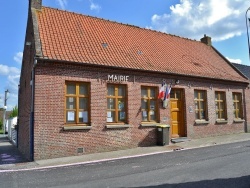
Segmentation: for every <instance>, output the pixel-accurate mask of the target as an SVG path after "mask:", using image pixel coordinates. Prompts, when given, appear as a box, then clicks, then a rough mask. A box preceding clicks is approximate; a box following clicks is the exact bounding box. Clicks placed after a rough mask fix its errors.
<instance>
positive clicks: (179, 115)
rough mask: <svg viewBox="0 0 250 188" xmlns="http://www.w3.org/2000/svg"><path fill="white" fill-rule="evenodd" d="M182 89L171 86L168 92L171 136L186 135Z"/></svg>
mask: <svg viewBox="0 0 250 188" xmlns="http://www.w3.org/2000/svg"><path fill="white" fill-rule="evenodd" d="M183 102H184V100H183V90H181V89H174V88H172V90H171V93H170V109H171V137H172V138H178V137H184V136H186V131H185V125H184V105H183Z"/></svg>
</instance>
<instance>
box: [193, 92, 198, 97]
mask: <svg viewBox="0 0 250 188" xmlns="http://www.w3.org/2000/svg"><path fill="white" fill-rule="evenodd" d="M194 99H198V91H194Z"/></svg>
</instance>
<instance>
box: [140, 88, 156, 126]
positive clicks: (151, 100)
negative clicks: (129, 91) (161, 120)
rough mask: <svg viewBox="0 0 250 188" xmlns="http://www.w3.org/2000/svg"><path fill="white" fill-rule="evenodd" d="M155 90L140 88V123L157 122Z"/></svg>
mask: <svg viewBox="0 0 250 188" xmlns="http://www.w3.org/2000/svg"><path fill="white" fill-rule="evenodd" d="M157 109H158V108H157V88H156V87H142V88H141V111H142V121H157Z"/></svg>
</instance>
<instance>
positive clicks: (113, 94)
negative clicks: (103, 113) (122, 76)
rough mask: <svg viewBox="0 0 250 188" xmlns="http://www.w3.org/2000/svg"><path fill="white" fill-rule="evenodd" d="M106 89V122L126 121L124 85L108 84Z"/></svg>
mask: <svg viewBox="0 0 250 188" xmlns="http://www.w3.org/2000/svg"><path fill="white" fill-rule="evenodd" d="M107 86H108V91H107V122H110V123H120V122H123V123H125V122H126V119H127V115H126V109H127V100H126V86H125V85H115V84H108V85H107Z"/></svg>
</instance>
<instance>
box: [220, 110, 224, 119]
mask: <svg viewBox="0 0 250 188" xmlns="http://www.w3.org/2000/svg"><path fill="white" fill-rule="evenodd" d="M220 118H221V119H225V113H224V111H221V117H220Z"/></svg>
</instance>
